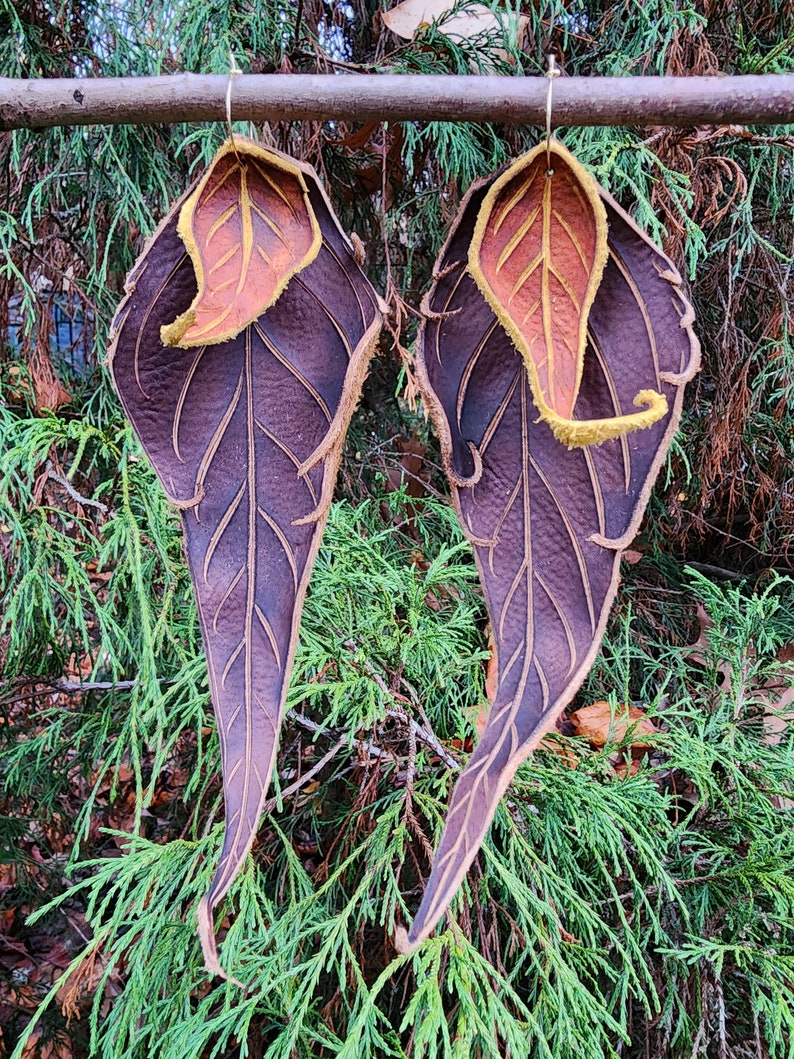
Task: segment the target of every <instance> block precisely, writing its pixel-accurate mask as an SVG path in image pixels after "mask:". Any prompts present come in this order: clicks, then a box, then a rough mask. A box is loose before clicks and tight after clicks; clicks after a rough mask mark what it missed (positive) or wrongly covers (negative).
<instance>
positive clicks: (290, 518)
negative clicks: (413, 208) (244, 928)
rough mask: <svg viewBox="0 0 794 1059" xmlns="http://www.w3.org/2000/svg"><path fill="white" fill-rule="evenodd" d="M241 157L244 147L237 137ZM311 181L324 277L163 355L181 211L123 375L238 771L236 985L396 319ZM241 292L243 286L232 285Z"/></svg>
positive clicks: (149, 250) (121, 331)
mask: <svg viewBox="0 0 794 1059" xmlns="http://www.w3.org/2000/svg"><path fill="white" fill-rule="evenodd" d="M236 144H237V148H238V150H243V151H244V150H245V149H246V145H245V143H244V141H242V142H241V140H240V139H239V138H238V139H237V140H236ZM257 152H258V155H257V159H258V161H257V164H258V165H259V164H266V163H262V162H261V156H262V154H272V155H273V157H274V159H275V162H274V164H273V165H272V166H271V167H270V168H269V170H268V174H269V176H270V177H272V179H273V180H277V179H278V174H279V172H283V171H284V169H285V166H286V165H287V164H288V165H289V167H290V169H291V170H292V171H295V170H299V171H300V174H301V181H302V182H303V183H304V185H305V187H306V189H307V194H306V200H305V201H306V204H307V208H308V210H309V211H310V213H311V218H312V223H313V224H315V225H316V226H317V228H318V230H319V232H320V233H321V243H320V245H319V247H318V249H317V252H316V254H315V256H314V257H313V259H312V260H311V263H310V264H308V265H306V266H305V267H303V268H302V269H301V271H299V272H297V274H294V273H293V275H292V278H291V279H289V282H288V285H287V286H286V289H284V291H283V293H281V294H280V296H278V294H277V295H276V296H277V300H276V301H275V303H273V304H271V305H270V306H269V307H268V308H266V309H265V310H264V311H263V312H261V314H260V315H259V316H258V317H257V318H256V319H254V320H253V321H252V322H251V323H249V324H248V325H247V326H244V327H243V328H242V329H241V330H239V333H237V334H236V336H235V337H233V338H230V339H227V340H226V341H221V342H219V343H216V344H213V345H209V344H207V345H198V346H190V347H189V348H181V347H179V346H165V345H164V344H163V341H162V339H161V333H160V332H161V328H162V327H163V326H164V325H167V324H170V323H172V321H174V319H175V317H179V315H180V314H184V313H186V312H187V310H188V308H189V307H190V306H191V305H192V304H193V303H194V299H195V297H196V294H197V282H196V275H195V270H194V267H193V264H192V263H191V259H190V257H189V256H188V253H187V252H186V248H185V245H184V243H183V241H182V239H180V235H179V232H178V231H177V225H178V223H179V222H178V218H179V215H180V210H181V208H182V206H183V204H184V203H185V202H189V201H190V196H191V195H192V194H194V191H193V189H191V191H190V192H188V193H187V195H186V196H184V197H183V199H182V200H181V201H180V202H179V203H177V204H176V206H174V208H173V209H172V210H171V212H170V213H169V215H168V216H167V217H166V218H165V220H164V221H163V223H162V224H161V225H160V227H159V228H158V230H157V231H156V233H155V234H154V237H153V238H152V239H151V241H150V242H149V244H148V245H147V247H146V249H145V250H144V252H143V255H142V256H141V258H140V259H139V261H138V263H137V265H136V266H135V268H134V270H133V272H132V274H131V275H130V277H129V279H128V281H127V296H126V298H125V299H124V301H123V302H122V304H121V306H120V307H119V310H118V313H117V316H116V320H115V321H114V325H113V337H112V345H111V350H110V367H111V371H112V373H113V379H114V381H115V384H116V388H117V390H118V392H119V395H120V397H121V400H122V403H123V405H124V408H125V411H126V413H127V415H128V416H129V418H130V420H131V422H132V425H133V427H134V429H135V431H136V433H137V434H138V437H139V438H140V440H141V443H142V445H143V447H144V449H145V451H146V453H147V455H148V457H149V459H150V460H151V462H152V464H153V466H154V469H155V471H156V472H157V475H158V477H159V479H160V481H161V482H162V484H163V486H164V487H165V490H166V492H167V493H168V495H169V497H170V498H171V499H172V500H173V502H174V503H175V504H176V505H177V506H178V507H179V508H180V509H181V510H182V520H183V524H184V534H185V537H184V541H185V551H186V554H187V559H188V563H189V566H190V572H191V576H192V579H193V584H194V588H195V592H196V599H197V602H198V610H199V617H200V621H201V630H202V635H203V638H204V645H205V648H206V652H207V661H208V666H209V677H210V687H211V691H212V701H213V705H214V708H215V715H216V719H217V724H218V731H219V735H220V741H221V752H222V761H223V782H224V796H225V808H226V833H225V837H224V843H223V850H222V853H221V858H220V862H219V864H218V868H217V872H216V874H215V877H214V879H213V881H212V885H211V888H210V891H209V893H208V894H207V895H206V897H205V898H204V899H203V900H202V902H201V904H200V907H199V929H200V935H201V942H202V946H203V949H204V956H205V963H206V965H207V968H208V969H209V970H212V971H214V972H216V973H219V974H223V971H222V970H221V967H220V963H219V960H218V953H217V948H216V942H215V936H214V930H213V926H212V909H213V908H214V907H215V906H216V905H217V904H218V902H219V901H220V900H221V898H222V897H223V896H224V894H225V893H226V892H227V890H228V889H229V886H230V885H231V883H232V881H233V879H234V878H235V876H236V874H237V872H238V871H239V869H240V867H241V865H242V862H243V859H244V857H245V856H246V854H247V852H248V850H249V849H250V847H251V844H252V842H253V839H254V836H255V834H256V829H257V826H258V823H259V816H260V813H261V811H262V806H263V804H264V801H265V797H266V793H267V788H268V784H269V782H270V775H271V771H272V768H273V762H274V758H275V753H276V743H277V737H278V730H279V722H280V717H281V713H282V709H283V704H284V699H285V695H286V691H287V684H288V680H289V674H290V669H291V666H292V659H293V654H294V651H295V645H296V639H297V634H298V626H299V623H300V615H301V609H302V605H303V600H304V596H305V593H306V587H307V583H308V580H309V575H310V572H311V567H312V563H313V561H314V557H315V555H316V553H317V549H318V547H319V545H320V538H321V535H322V530H323V526H324V524H325V520H326V516H327V514H328V510H329V507H330V503H331V497H332V492H333V487H334V482H335V479H336V471H337V467H338V463H339V457H340V454H341V451H342V445H343V442H344V437H345V431H346V429H347V425H348V422H349V420H350V416H351V414H352V412H353V410H354V408H355V405H356V403H357V401H358V398H359V394H360V391H361V385H362V382H363V380H364V376H365V374H366V370H367V365H368V363H369V360H370V357H371V355H372V353H373V350H374V347H375V344H376V341H377V338H378V334H379V332H380V328H381V322H382V309H381V303H380V300H379V298H378V295H377V294H376V293H375V291H374V289H373V288H372V286H371V285H370V283H369V282H368V280H367V279H366V277H365V276H364V274H363V273H362V272H361V270H360V268H359V266H358V265H357V263H356V261H355V259H354V256H353V249H352V247H351V245H350V244H349V243H348V241H347V239H346V238H345V236H344V234H343V233H342V230H341V228H340V227H339V224H338V221H337V220H336V218H335V217H334V215H333V213H332V211H331V208H330V204H329V202H328V200H327V198H326V197H325V194H324V192H323V191H322V189H321V187H320V184H319V182H318V180H317V177H316V175H315V173H314V171H313V170H312V169H311V168H309V167H308V166H305V165H299V164H298V163H295V162H293V161H291V160H289V159H285V158H284V157H283V156H281V155H277V154H276V152H263V150H262V149H261V148H257ZM231 289H234V286H233V285H231Z"/></svg>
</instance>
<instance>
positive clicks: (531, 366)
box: [469, 140, 668, 449]
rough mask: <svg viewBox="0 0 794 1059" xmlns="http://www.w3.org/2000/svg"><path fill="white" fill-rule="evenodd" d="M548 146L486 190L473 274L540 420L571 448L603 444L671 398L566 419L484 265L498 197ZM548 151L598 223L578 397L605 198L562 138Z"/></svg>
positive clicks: (600, 264) (647, 420)
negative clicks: (514, 353) (606, 414)
mask: <svg viewBox="0 0 794 1059" xmlns="http://www.w3.org/2000/svg"><path fill="white" fill-rule="evenodd" d="M546 150H547V145H546V142H545V140H544V141H543V142H541V143H539V144H538V145H537V146H536V147H533V148H532V150H531V151H528V152H527V154H525V155H523V156H522V157H521V158H519V159H517V161H516V162H514V163H513V165H511V166H509V167H508V168H507V169H506V170H505V172H504V173H502V174H501V176H499V177H497V179H496V180H495V181H494V182H493V184H492V185H491V186H490V188H489V189H488V191H487V193H486V194H485V196H484V198H483V200H482V203H481V204H480V210H479V213H478V214H477V221H476V223H475V226H474V233H473V235H472V240H471V243H470V244H469V273H470V274H471V276H472V278H473V279H474V282H475V283H476V284H477V287H478V288H479V290H480V292H481V294H482V295H483V297H484V298H485V300H486V301H487V302H488V304H489V305H490V307H491V308H492V309H493V311H494V313H495V314H496V317H497V319H498V320H499V322H500V324H501V325H502V327H503V328H504V329H505V331H506V332H507V334H508V335H509V336H510V338H511V339H512V342H513V345H514V346H515V347H516V349H517V350H518V352H519V354H520V355H521V359H522V360H523V361H524V365H525V367H526V369H527V375H528V377H529V385H530V389H531V390H532V397H533V400H534V402H535V407H536V408H537V409H538V412H539V413H540V418H541V419H542V420H543V422H544V423H547V424H548V425H549V427H550V428H551V431H552V433H553V434H554V436H555V438H557V440H558V441H560V442H562V444H563V445H567V446H568V448H569V449H572V448H583V447H584V446H586V445H600V444H601V442H602V441H607V440H609V439H611V438H618V437H621V435H623V434H628V433H630V432H631V431H634V430H643V429H645V428H646V427H650V426H652V425H653V424H654V423H656V422H658V421H659V420H660V419H661V418H662V417H663V416H665V415H666V414H667V411H668V405H667V398H666V397H665V396H664V394H661V393H657V392H656V390H641V391H640V392H639V393H638V394H637V396H636V397H635V398H634V405H635V407H638V408H641V407H642V406H643V405H644V406H645V407H644V409H643V410H642V411H640V412H634V413H631V414H629V415H624V416H614V417H611V418H607V419H565V418H564V417H563V416H561V415H559V414H558V413H557V412H555V411H554V409H553V408H551V407H550V406H549V405H548V404H547V402H546V401H545V399H544V397H543V391H542V388H541V385H540V378H539V376H538V372H537V369H536V367H535V363H534V361H533V360H532V357H531V356H530V354H529V350H528V349H527V345H526V342H525V341H524V336H523V335H522V334H521V331H520V330H519V328H518V327H517V325H516V324H515V323H514V322H513V320H512V318H511V317H510V316H509V314H508V313H507V312H505V310H504V308H503V307H502V305H501V303H500V302H499V300H498V299H497V298H496V297H495V296H494V294H493V291H492V290H491V286H490V284H489V283H488V280H487V279H486V277H485V274H484V272H483V270H482V267H481V266H480V250H481V248H482V241H483V237H484V235H485V227H486V225H487V223H488V220H489V218H490V216H491V213H492V212H493V208H494V206H495V204H496V199H497V197H498V195H499V194H500V192H501V191H502V189H503V188H504V186H505V185H506V184H508V183H509V182H510V181H511V180H513V179H514V178H515V176H516V175H517V174H518V173H520V172H521V171H522V170H524V169H526V168H527V167H528V166H530V165H532V163H533V162H534V161H535V159H536V158H537V157H538V155H540V154H545V153H546ZM548 151H549V157H550V159H551V168H552V170H553V169H554V158H555V157H557V158H559V159H561V160H562V161H563V162H564V163H565V165H567V166H568V167H569V169H571V171H572V172H573V174H574V176H575V177H576V178H577V180H578V181H579V183H580V185H581V189H582V191H583V193H584V194H585V196H586V198H587V201H588V203H589V205H590V206H591V207H592V210H593V216H594V218H595V223H596V254H595V260H594V262H593V268H592V271H591V273H590V279H589V281H588V284H587V290H586V291H585V296H584V298H583V300H582V311H581V319H580V322H579V342H578V347H579V348H578V350H577V360H578V363H577V372H576V384H575V387H574V394H575V395H578V393H579V386H580V385H581V381H582V373H583V371H584V355H585V349H586V347H587V321H588V318H589V316H590V309H591V308H592V305H593V302H594V301H595V297H596V294H597V293H598V288H599V286H600V285H601V279H602V277H603V275H604V269H605V268H606V263H607V261H608V259H609V246H608V244H607V235H608V225H607V213H606V209H605V208H604V204H603V202H602V201H601V196H600V195H599V192H598V185H597V183H596V181H595V179H594V178H593V177H592V175H591V174H590V173H588V171H587V170H586V169H585V168H584V166H583V165H582V164H581V162H579V161H578V160H577V159H576V158H575V157H574V155H573V154H571V152H570V151H569V150H568V149H567V147H564V146H563V144H561V143H560V142H559V141H558V140H551V141H550V142H549V144H548ZM574 399H575V398H574Z"/></svg>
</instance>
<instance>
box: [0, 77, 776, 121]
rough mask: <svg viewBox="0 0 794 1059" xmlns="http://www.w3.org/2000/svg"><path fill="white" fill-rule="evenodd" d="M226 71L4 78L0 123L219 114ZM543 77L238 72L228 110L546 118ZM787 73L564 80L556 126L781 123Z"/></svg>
mask: <svg viewBox="0 0 794 1059" xmlns="http://www.w3.org/2000/svg"><path fill="white" fill-rule="evenodd" d="M228 81H229V79H228V77H226V76H225V75H220V74H187V73H179V74H166V75H163V76H161V77H96V78H74V79H68V78H30V79H25V78H2V79H0V129H3V130H5V129H19V128H52V127H53V126H58V125H130V124H137V125H159V124H161V123H162V122H174V121H180V122H181V121H224V122H225V120H226V89H227V86H228ZM546 89H547V85H546V78H545V77H500V76H488V77H482V76H475V75H467V76H460V75H449V74H446V75H445V74H397V75H395V74H289V75H285V74H243V75H241V76H240V77H238V78H237V79H236V81H235V92H234V107H235V117H237V118H238V119H240V120H248V121H256V122H265V121H269V122H273V121H296V120H305V121H499V122H507V123H510V124H519V125H524V124H528V125H543V123H544V121H545V112H546ZM793 112H794V74H745V75H740V76H731V77H563V78H560V80H559V83H558V85H557V86H556V88H555V91H554V123H555V125H556V126H557V127H558V128H559V127H561V126H570V125H640V126H648V125H677V126H683V127H688V126H692V125H710V124H717V125H731V124H737V125H744V124H750V125H763V124H772V125H777V124H780V123H785V122H789V121H791V119H792V113H793Z"/></svg>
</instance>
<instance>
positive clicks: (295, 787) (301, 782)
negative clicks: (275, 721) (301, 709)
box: [262, 718, 347, 813]
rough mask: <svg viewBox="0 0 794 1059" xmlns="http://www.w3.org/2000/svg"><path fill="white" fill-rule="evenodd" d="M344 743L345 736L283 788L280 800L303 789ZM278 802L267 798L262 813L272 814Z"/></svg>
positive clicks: (275, 799)
mask: <svg viewBox="0 0 794 1059" xmlns="http://www.w3.org/2000/svg"><path fill="white" fill-rule="evenodd" d="M304 720H305V718H304ZM346 743H347V738H346V737H345V736H343V737H342V738H341V739H339V740H338V741H337V742H336V743H334V745H333V746H332V747H331V749H330V750H329V751H328V753H327V754H324V755H323V756H322V757H321V758H320V760H319V761H318V762H317V763H316V764H315V765H312V767H311V768H310V769H309V771H308V772H304V774H303V775H302V776H301V777H300V779H297V780H295V782H294V783H291V784H290V785H289V787H285V788H284V790H283V791H282V792H281V800H282V801H284V800H286V799H287V798H290V797H291V796H292V795H293V794H295V792H296V791H299V790H300V789H301V787H305V786H306V784H307V783H309V781H310V780H311V779H312V778H313V777H314V776H316V775H317V773H318V772H319V771H320V770H321V769H323V768H325V766H326V765H327V764H328V762H329V761H330V760H331V758H332V757H334V756H335V755H336V754H338V753H339V751H340V750H341V749H342V747H343V746H344V745H345V744H346ZM278 802H279V799H278V798H276V797H273V798H268V800H267V801H266V802H265V805H264V808H263V810H262V812H264V813H272V812H273V810H274V809H275V808H276V806H277V805H278Z"/></svg>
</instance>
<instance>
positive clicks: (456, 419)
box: [395, 181, 699, 950]
mask: <svg viewBox="0 0 794 1059" xmlns="http://www.w3.org/2000/svg"><path fill="white" fill-rule="evenodd" d="M488 188H489V182H487V181H486V182H484V183H481V184H479V185H476V186H475V187H474V188H473V189H472V190H471V191H470V193H469V194H468V195H467V197H466V199H465V200H464V203H463V205H462V207H461V211H460V214H459V217H458V219H457V221H456V223H455V225H454V227H453V230H452V232H451V234H450V236H449V239H448V241H447V244H446V246H445V248H444V249H443V251H442V253H441V256H440V258H439V261H438V262H437V265H436V271H435V282H434V284H433V287H432V289H431V291H430V293H429V294H428V296H427V299H426V302H425V311H426V315H427V319H426V322H425V324H424V326H423V331H422V335H421V338H420V341H419V343H418V346H419V349H418V354H417V374H418V379H419V382H420V386H421V389H422V394H423V397H424V400H425V401H426V402H427V406H428V407H429V409H430V412H431V414H432V417H433V421H434V424H435V427H436V430H437V431H438V434H439V437H440V439H441V446H442V454H443V457H444V464H445V468H446V470H447V473H448V475H449V477H450V479H451V481H452V486H453V498H454V501H455V505H456V507H457V510H458V514H459V516H460V519H461V522H462V525H463V529H464V531H465V533H466V536H467V537H468V538H469V540H470V541H471V542H472V544H473V545H474V551H475V557H476V560H477V564H478V567H479V571H480V577H481V580H482V584H483V589H484V592H485V598H486V602H487V606H488V613H489V617H490V621H491V625H492V628H493V636H494V641H495V649H496V654H497V661H498V682H497V690H496V695H495V698H494V702H493V705H492V707H491V710H490V713H489V715H488V722H487V725H486V727H485V731H484V733H483V735H482V738H481V739H480V741H479V742H478V744H477V747H476V748H475V750H474V753H473V754H472V756H471V758H470V759H469V761H468V763H467V765H466V767H465V768H464V770H463V771H462V773H461V775H460V777H459V779H458V782H457V784H456V786H455V789H454V791H453V793H452V797H451V801H450V805H449V810H448V812H447V819H446V824H445V827H444V830H443V833H442V836H441V840H440V843H439V846H438V850H437V853H436V856H435V859H434V862H433V870H432V873H431V876H430V880H429V882H428V884H427V888H426V890H425V895H424V898H423V900H422V903H421V905H420V907H419V910H418V912H417V914H416V918H415V919H414V922H413V925H412V927H411V930H410V934H408V935H406V934H405V933H404V932H403V931H402V929H401V931H400V932H398V935H397V937H396V938H395V942H396V944H397V945H398V946H399V947H400V948H401V949H405V950H408V949H410V948H412V947H413V946H415V945H416V944H418V943H419V942H420V941H421V940H422V939H423V938H425V937H427V935H428V934H429V933H430V931H431V930H432V929H433V927H434V926H435V924H436V923H437V922H438V919H439V918H440V916H441V915H443V913H444V911H445V910H446V909H447V907H448V905H449V902H450V900H451V899H452V896H453V894H454V893H455V891H456V890H457V888H458V886H459V884H460V882H461V880H462V879H463V876H464V874H465V872H466V870H467V869H468V867H469V865H470V864H471V862H472V860H473V859H474V857H475V855H476V853H477V850H478V849H479V846H480V843H481V842H482V840H483V837H484V835H485V833H486V831H487V829H488V826H489V824H490V822H491V819H492V817H493V814H494V812H495V810H496V806H497V803H498V801H499V799H500V797H501V796H502V794H503V793H504V791H505V789H506V788H507V786H508V784H509V783H510V780H511V778H512V776H513V774H514V773H515V770H516V768H517V767H518V765H519V764H520V763H521V762H522V761H523V760H524V759H525V758H526V756H527V755H528V754H529V753H530V751H531V750H532V749H533V748H534V747H536V746H537V745H538V743H539V741H540V740H541V739H542V738H543V736H544V734H545V733H547V732H548V731H550V730H551V729H552V728H553V727H554V724H555V722H556V719H557V717H558V715H559V713H560V711H561V710H562V709H563V708H564V706H565V705H566V704H567V703H568V702H569V701H570V699H571V698H572V696H573V695H574V693H575V692H576V689H577V688H578V687H579V685H580V683H581V681H582V680H583V678H584V676H585V675H586V673H587V671H588V669H589V668H590V666H591V665H592V662H593V659H594V657H595V654H596V652H597V650H598V646H599V644H600V642H601V637H602V635H603V632H604V626H605V624H606V620H607V615H608V613H609V608H610V605H611V603H612V600H613V599H614V596H615V592H616V589H617V583H618V567H619V562H620V556H621V552H622V550H623V549H624V548H626V547H627V545H628V544H629V542H630V541H631V539H632V537H633V535H634V533H635V532H636V530H637V527H638V524H639V521H640V518H641V517H642V513H643V511H644V509H645V505H646V503H647V500H648V496H649V493H650V489H651V486H652V484H653V481H654V479H655V477H656V474H657V472H658V470H659V467H660V466H661V462H662V460H663V458H664V454H665V452H666V450H667V447H668V445H669V443H670V439H671V438H672V435H673V433H674V431H675V429H676V425H677V423H678V418H679V414H680V408H681V401H682V397H683V387H684V383H685V382H686V381H687V380H688V379H690V378H691V377H692V375H693V374H694V372H695V371H696V370H697V367H698V361H699V347H698V342H697V339H696V338H695V337H694V335H693V333H692V329H691V323H692V312H691V309H690V306H689V305H688V303H687V302H686V300H685V298H684V297H683V295H682V293H681V290H680V287H679V283H680V278H679V276H678V274H677V273H676V271H675V269H674V268H673V266H672V265H671V263H670V262H669V261H668V259H667V258H666V257H665V256H664V255H663V254H662V253H661V252H660V251H659V250H658V249H657V248H656V247H655V246H654V245H653V244H652V243H651V242H650V241H649V240H648V239H647V237H646V236H645V235H644V234H643V233H642V232H641V231H639V229H638V228H637V227H636V226H635V225H634V224H633V222H632V221H631V219H630V218H629V216H628V215H627V214H626V213H624V212H623V210H622V209H621V208H620V207H619V206H618V205H617V203H615V202H614V201H613V200H612V199H611V198H609V196H608V195H606V193H604V192H602V196H601V197H602V200H603V202H604V206H605V208H606V214H607V222H608V248H609V256H608V260H607V263H606V266H605V268H604V273H603V278H602V281H601V285H600V287H599V290H598V294H597V296H596V298H595V301H594V303H593V306H592V309H591V311H590V314H589V326H588V335H587V349H586V354H585V357H584V364H583V373H582V381H581V386H580V388H579V396H578V398H577V402H576V406H575V411H576V413H577V414H581V415H582V416H583V417H587V418H605V417H617V416H621V415H623V413H624V410H625V408H626V407H627V405H630V403H631V401H632V399H633V397H634V395H635V393H636V392H637V388H638V387H640V388H643V387H647V388H649V389H654V390H656V391H657V392H659V393H662V394H664V395H665V397H666V399H667V401H668V405H669V411H668V412H667V413H666V414H665V416H664V417H663V418H662V419H661V420H659V421H658V422H657V423H655V424H653V425H652V426H651V427H649V429H647V430H643V431H640V432H638V433H633V434H629V435H624V436H621V437H619V438H616V439H613V440H608V441H605V442H604V443H603V444H601V445H591V446H588V447H583V448H575V449H569V448H567V447H566V446H565V445H563V444H561V443H560V442H559V441H558V440H557V439H556V438H555V436H554V434H553V433H552V430H551V428H550V427H549V425H548V424H547V423H545V422H543V421H541V420H538V418H537V414H536V411H535V408H534V407H533V400H532V392H531V388H530V383H529V376H528V373H527V371H526V369H525V366H524V363H523V361H522V359H521V357H520V356H519V354H518V353H517V352H516V349H515V347H514V344H513V341H512V340H511V336H510V335H508V333H507V331H506V330H505V329H504V327H502V326H501V324H500V321H499V319H498V318H497V316H496V314H495V312H494V310H493V309H492V308H491V306H490V305H489V303H488V302H487V301H486V299H485V298H484V297H482V296H481V295H480V293H479V291H478V289H477V286H476V284H475V282H474V280H473V279H472V277H471V275H470V274H469V272H468V269H467V262H468V250H469V244H470V242H471V238H472V232H473V230H474V227H475V223H476V219H477V216H478V212H479V210H480V206H481V203H482V201H483V198H484V197H485V195H486V193H487V191H488Z"/></svg>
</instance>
